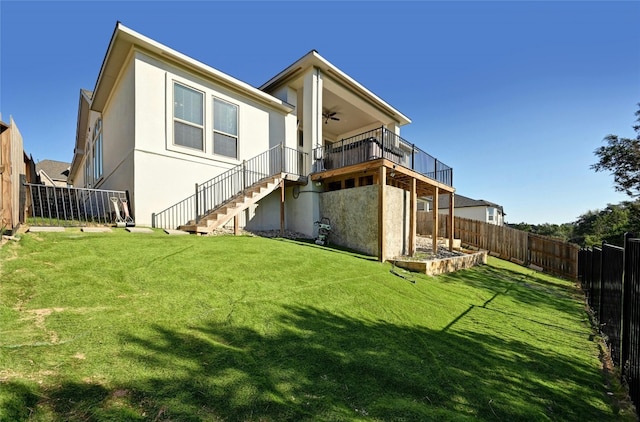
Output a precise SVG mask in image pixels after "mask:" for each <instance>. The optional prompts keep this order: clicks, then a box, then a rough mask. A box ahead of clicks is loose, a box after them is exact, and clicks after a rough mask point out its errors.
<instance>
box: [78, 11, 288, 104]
mask: <svg viewBox="0 0 640 422" xmlns="http://www.w3.org/2000/svg"><path fill="white" fill-rule="evenodd" d="M133 49H136V50H138V51H144V53H145V54H147V55H155V56H157V57H160V58H161V59H162V60H164V61H166V62H169V63H173V64H175V65H177V66H179V67H181V68H185V69H187V70H189V71H191V72H193V73H195V74H197V75H199V76H200V77H202V78H204V79H207V80H210V81H215V82H216V83H218V84H220V85H222V86H225V87H226V88H228V89H230V90H233V91H236V92H240V93H242V94H243V95H246V96H248V97H250V98H252V99H253V100H256V101H258V102H261V103H263V104H269V105H271V106H272V107H275V108H276V109H280V110H281V111H283V112H286V113H290V112H291V111H293V109H294V107H293V106H292V105H290V104H288V103H286V102H285V101H282V100H280V99H278V98H276V97H274V96H272V95H270V94H267V93H266V92H264V91H261V90H259V89H258V88H255V87H253V86H251V85H249V84H247V83H246V82H242V81H240V80H239V79H236V78H234V77H232V76H229V75H227V74H226V73H223V72H221V71H219V70H217V69H214V68H212V67H210V66H207V65H205V64H204V63H202V62H199V61H197V60H194V59H192V58H191V57H189V56H187V55H185V54H182V53H180V52H178V51H176V50H173V49H171V48H169V47H167V46H165V45H163V44H161V43H159V42H157V41H154V40H152V39H151V38H148V37H145V36H144V35H142V34H139V33H138V32H136V31H134V30H132V29H129V28H127V27H126V26H124V25H123V24H122V23H120V22H118V23H117V24H116V28H115V30H114V32H113V36H112V37H111V41H110V42H109V47H108V49H107V53H106V55H105V57H104V60H103V62H102V66H101V68H100V73H99V74H98V79H97V81H96V85H95V88H94V90H93V97H92V99H91V109H92V110H95V111H102V109H103V108H104V105H105V103H106V102H107V99H108V98H109V95H110V93H111V90H112V89H113V87H114V85H115V83H116V81H117V79H118V76H119V74H120V71H121V70H122V67H123V65H124V63H126V61H127V60H128V57H129V54H130V52H131V51H132V50H133Z"/></svg>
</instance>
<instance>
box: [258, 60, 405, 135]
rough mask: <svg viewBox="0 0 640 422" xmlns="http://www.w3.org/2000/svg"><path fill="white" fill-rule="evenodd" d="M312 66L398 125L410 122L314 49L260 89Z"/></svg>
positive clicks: (281, 82) (273, 87) (275, 86)
mask: <svg viewBox="0 0 640 422" xmlns="http://www.w3.org/2000/svg"><path fill="white" fill-rule="evenodd" d="M312 67H316V68H318V69H320V70H321V71H323V72H324V73H326V74H328V75H330V76H331V77H332V78H334V79H336V80H337V81H338V82H339V83H340V84H341V85H342V86H344V87H346V88H347V90H349V91H351V92H353V93H355V94H356V95H358V96H359V97H361V98H365V99H366V100H367V101H368V102H370V103H371V104H373V105H375V106H376V107H377V108H378V109H380V110H382V111H384V112H385V113H386V114H388V115H389V116H392V117H393V119H394V120H395V121H397V122H398V124H399V125H400V126H402V125H406V124H408V123H411V120H410V119H409V118H408V117H407V116H405V115H404V114H402V113H401V112H400V111H398V110H396V109H395V108H393V107H392V106H391V105H389V104H388V103H387V102H385V101H384V100H383V99H382V98H380V97H378V96H377V95H376V94H374V93H373V92H371V91H369V90H368V89H367V88H365V87H364V86H363V85H362V84H360V83H359V82H358V81H356V80H355V79H353V78H352V77H350V76H349V75H347V74H346V73H344V72H343V71H342V70H340V69H338V68H337V67H336V66H334V65H333V64H331V63H330V62H329V61H328V60H327V59H325V58H324V57H322V56H321V55H320V54H319V53H318V52H317V51H316V50H311V51H310V52H308V53H307V54H305V55H304V56H302V57H301V58H300V59H298V60H296V61H295V62H294V63H293V64H291V65H289V66H288V67H287V68H286V69H284V70H283V71H281V72H280V73H278V74H277V75H276V76H274V77H273V78H271V79H269V80H268V81H267V82H265V83H264V84H262V86H260V89H261V90H263V91H266V92H273V91H275V90H276V89H278V88H279V87H281V86H283V85H285V84H287V83H288V82H290V81H292V80H295V79H296V78H298V77H300V75H302V74H303V73H304V72H305V71H306V70H307V69H309V68H312Z"/></svg>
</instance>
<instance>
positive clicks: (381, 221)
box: [378, 166, 387, 262]
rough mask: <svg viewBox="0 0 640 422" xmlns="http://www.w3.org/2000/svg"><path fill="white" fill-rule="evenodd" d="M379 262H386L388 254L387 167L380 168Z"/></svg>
mask: <svg viewBox="0 0 640 422" xmlns="http://www.w3.org/2000/svg"><path fill="white" fill-rule="evenodd" d="M378 176H379V177H378V186H380V188H379V189H378V261H380V262H384V258H385V253H386V245H385V235H386V233H385V229H384V223H385V221H384V218H385V212H384V205H385V202H384V195H385V190H386V189H385V185H386V184H387V168H386V167H385V166H381V167H380V172H379V173H378Z"/></svg>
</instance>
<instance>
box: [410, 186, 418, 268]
mask: <svg viewBox="0 0 640 422" xmlns="http://www.w3.org/2000/svg"><path fill="white" fill-rule="evenodd" d="M410 207H411V209H410V210H409V256H413V255H415V253H416V228H417V224H416V218H417V211H418V198H417V194H416V178H415V177H412V178H411V201H410Z"/></svg>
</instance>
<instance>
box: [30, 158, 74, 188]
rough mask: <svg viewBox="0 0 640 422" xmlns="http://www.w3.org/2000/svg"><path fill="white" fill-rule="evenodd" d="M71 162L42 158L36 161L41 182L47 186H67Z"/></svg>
mask: <svg viewBox="0 0 640 422" xmlns="http://www.w3.org/2000/svg"><path fill="white" fill-rule="evenodd" d="M70 166H71V164H70V163H65V162H62V161H56V160H42V161H39V162H37V163H36V173H37V174H38V178H39V179H40V183H42V184H44V185H47V186H67V178H68V176H69V167H70Z"/></svg>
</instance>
